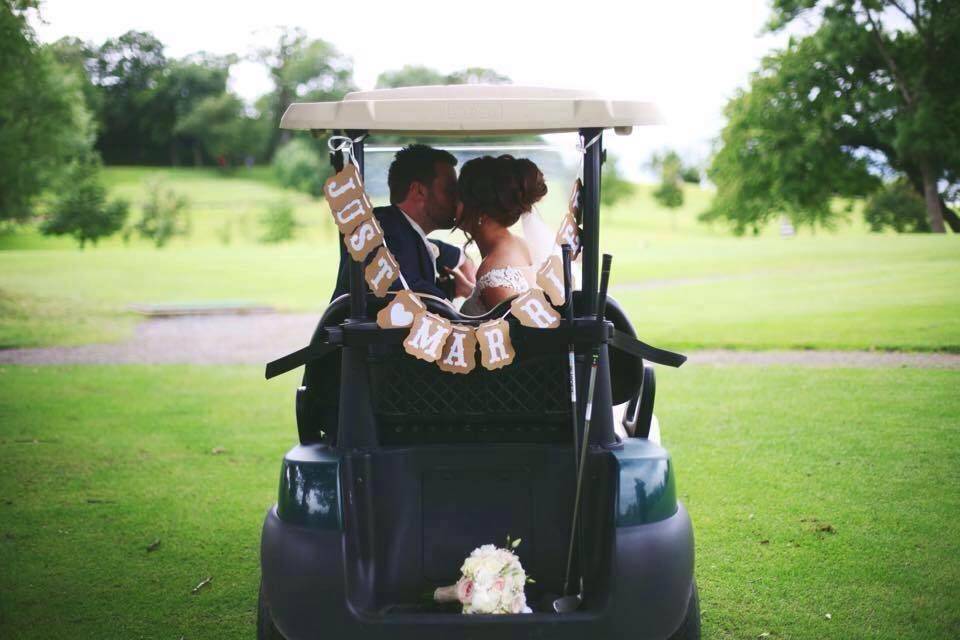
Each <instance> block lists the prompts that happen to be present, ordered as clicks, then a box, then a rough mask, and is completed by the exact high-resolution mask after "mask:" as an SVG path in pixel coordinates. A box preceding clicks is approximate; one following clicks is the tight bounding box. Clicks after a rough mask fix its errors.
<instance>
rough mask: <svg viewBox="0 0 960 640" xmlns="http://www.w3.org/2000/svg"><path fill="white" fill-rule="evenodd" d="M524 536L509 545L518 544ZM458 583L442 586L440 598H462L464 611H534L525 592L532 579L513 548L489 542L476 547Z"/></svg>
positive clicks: (456, 600) (464, 563)
mask: <svg viewBox="0 0 960 640" xmlns="http://www.w3.org/2000/svg"><path fill="white" fill-rule="evenodd" d="M518 544H520V540H515V541H514V542H513V543H512V544H510V543H509V539H508V546H510V547H511V548H516V547H517V545H518ZM460 573H461V574H462V575H461V577H460V580H458V581H457V583H456V584H454V585H450V586H448V587H440V588H439V589H437V590H436V591H435V592H434V594H433V597H434V600H436V601H437V602H460V604H462V605H463V613H533V612H532V611H531V609H530V607H528V606H527V597H526V595H525V594H524V592H523V587H524V585H525V584H526V583H527V582H528V581H529V582H533V580H528V578H527V574H526V572H524V570H523V567H522V566H520V559H519V558H517V556H516V554H514V553H513V551H511V550H510V549H500V548H497V547H495V546H493V545H492V544H485V545H483V546H482V547H480V548H478V549H474V550H473V552H472V553H471V554H470V556H469V557H468V558H467V559H466V560H464V562H463V566H462V567H460Z"/></svg>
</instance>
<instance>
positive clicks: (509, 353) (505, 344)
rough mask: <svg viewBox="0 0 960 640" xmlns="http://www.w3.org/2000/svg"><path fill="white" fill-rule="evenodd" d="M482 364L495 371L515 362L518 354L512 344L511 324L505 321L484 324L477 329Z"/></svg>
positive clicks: (492, 321)
mask: <svg viewBox="0 0 960 640" xmlns="http://www.w3.org/2000/svg"><path fill="white" fill-rule="evenodd" d="M477 341H478V342H479V343H480V364H482V365H483V366H484V368H486V369H490V370H491V371H493V370H494V369H499V368H500V367H505V366H507V365H508V364H510V363H511V362H513V358H514V356H516V355H517V354H516V352H515V351H514V350H513V343H511V342H510V323H508V322H507V321H506V320H504V319H502V318H501V319H500V320H491V321H490V322H484V323H483V324H481V325H480V326H479V327H477Z"/></svg>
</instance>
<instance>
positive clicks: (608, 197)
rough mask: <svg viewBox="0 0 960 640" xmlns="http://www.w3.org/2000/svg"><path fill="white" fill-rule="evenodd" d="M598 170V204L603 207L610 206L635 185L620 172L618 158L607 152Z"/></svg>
mask: <svg viewBox="0 0 960 640" xmlns="http://www.w3.org/2000/svg"><path fill="white" fill-rule="evenodd" d="M600 171H601V174H600V184H601V188H600V204H601V205H603V206H604V207H612V206H613V205H615V204H616V203H618V202H620V201H622V200H625V199H626V198H629V197H630V196H631V195H632V194H633V192H634V191H635V185H634V184H633V183H632V182H630V181H629V180H627V179H626V178H624V177H623V174H622V173H620V166H619V160H618V159H617V158H616V156H614V155H613V154H607V159H606V161H605V162H604V163H603V167H602V168H601V170H600Z"/></svg>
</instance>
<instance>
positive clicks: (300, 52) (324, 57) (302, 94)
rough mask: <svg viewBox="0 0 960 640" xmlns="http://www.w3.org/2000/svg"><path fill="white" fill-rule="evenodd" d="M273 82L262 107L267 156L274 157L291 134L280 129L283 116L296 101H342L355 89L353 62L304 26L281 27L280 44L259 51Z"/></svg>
mask: <svg viewBox="0 0 960 640" xmlns="http://www.w3.org/2000/svg"><path fill="white" fill-rule="evenodd" d="M257 59H258V60H259V61H260V62H261V63H262V64H263V65H264V66H265V67H266V68H267V70H268V71H269V73H270V77H271V79H272V80H273V83H274V89H273V92H271V93H270V94H269V95H268V96H265V97H264V98H263V100H262V102H261V103H260V106H261V107H263V109H264V110H265V114H264V115H265V116H266V119H267V120H266V121H267V122H269V123H270V128H269V135H268V142H267V147H266V156H267V157H268V158H269V157H273V154H274V152H275V151H276V150H277V148H278V147H279V146H280V144H281V143H282V142H283V141H285V140H287V139H288V138H289V136H290V134H289V132H285V131H281V130H280V128H279V125H280V117H281V116H282V115H283V112H284V111H286V110H287V107H288V106H290V104H291V103H292V102H294V101H295V100H298V101H303V102H317V101H325V100H339V99H340V98H342V97H343V95H344V94H345V93H347V92H348V91H351V90H353V89H354V85H353V61H352V60H351V59H350V58H349V57H348V56H345V55H343V54H342V53H340V52H339V51H338V50H337V49H336V47H334V46H333V45H332V44H330V43H329V42H326V41H324V40H319V39H317V40H311V39H310V38H308V37H307V35H306V33H305V32H304V31H303V30H302V29H281V30H280V32H279V35H278V38H277V44H276V45H275V46H273V47H266V48H263V49H261V50H260V51H258V52H257Z"/></svg>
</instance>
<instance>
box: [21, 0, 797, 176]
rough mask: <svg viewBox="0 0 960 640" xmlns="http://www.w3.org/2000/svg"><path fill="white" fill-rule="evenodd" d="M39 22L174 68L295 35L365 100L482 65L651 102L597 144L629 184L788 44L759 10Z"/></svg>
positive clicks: (121, 3)
mask: <svg viewBox="0 0 960 640" xmlns="http://www.w3.org/2000/svg"><path fill="white" fill-rule="evenodd" d="M41 12H42V13H41V15H42V19H43V23H35V28H36V31H37V34H38V36H39V38H40V40H41V41H43V42H50V41H53V40H56V39H58V38H60V37H62V36H65V35H72V36H76V37H79V38H82V39H84V40H88V41H91V42H94V43H96V44H100V43H102V42H103V41H104V40H105V39H107V38H109V37H113V36H117V35H120V34H121V33H124V32H125V31H128V30H130V29H136V30H143V31H150V32H152V33H153V34H154V35H155V36H157V37H158V38H159V39H160V40H161V41H162V42H163V43H164V44H165V45H166V47H167V49H166V54H167V55H168V56H171V57H179V56H183V55H186V54H189V53H193V52H196V51H200V50H204V51H208V52H211V53H217V54H226V53H238V54H247V53H250V52H252V51H253V50H255V49H256V48H257V46H262V45H267V44H269V43H270V42H271V41H272V39H273V38H274V37H275V33H276V31H275V29H276V27H279V26H291V27H293V26H296V27H301V28H303V29H304V30H305V31H306V32H307V34H308V35H310V36H311V37H316V38H322V39H324V40H327V41H328V42H331V43H333V44H334V45H335V46H336V47H337V48H338V49H339V50H340V51H342V52H343V53H345V54H347V55H349V56H351V57H352V58H353V61H354V79H355V82H356V84H357V85H358V86H359V87H360V88H361V89H372V88H373V87H374V85H375V84H376V79H377V75H378V74H379V73H380V72H381V71H384V70H387V69H398V68H400V67H401V66H403V65H405V64H418V65H426V66H429V67H433V68H435V69H438V70H439V71H441V72H450V71H454V70H457V69H462V68H464V67H468V66H480V67H491V68H493V69H496V70H497V71H498V72H500V73H501V74H505V75H507V76H509V77H510V78H511V79H512V80H513V82H514V83H516V84H525V85H536V86H556V87H569V88H577V89H587V90H593V91H597V92H599V93H601V94H603V95H605V96H609V97H616V98H634V99H645V100H652V101H654V102H655V103H656V104H657V105H658V106H659V108H660V110H661V112H662V114H663V115H664V118H665V121H666V122H665V124H664V125H661V126H656V127H645V128H643V129H635V130H634V133H633V134H632V135H630V136H612V135H611V136H608V138H607V143H606V146H607V148H608V149H610V152H611V153H613V154H615V155H616V156H617V157H618V158H619V162H620V166H621V168H622V169H623V170H624V171H625V173H626V174H627V175H628V176H630V177H632V178H634V179H637V178H643V177H644V175H645V170H644V164H645V162H646V161H647V159H648V158H649V156H650V154H651V153H653V152H654V151H657V150H662V149H665V148H672V149H676V150H677V151H679V152H680V153H681V155H683V156H684V157H685V158H686V159H688V160H689V161H693V162H703V161H704V160H706V158H707V157H708V156H709V153H710V149H711V148H712V142H713V140H715V139H716V137H717V136H718V135H719V133H720V130H721V129H722V127H723V123H724V120H723V113H722V112H723V107H724V105H725V104H726V102H727V100H728V99H729V98H730V97H731V96H732V95H733V93H734V91H735V90H736V88H737V87H742V86H745V85H746V83H747V81H748V78H749V74H750V72H751V71H753V70H755V69H756V68H757V67H758V66H759V63H760V60H761V58H762V57H763V56H764V55H765V54H766V53H768V52H769V51H770V50H771V49H773V48H776V47H781V46H783V45H784V44H785V42H786V36H785V35H783V34H776V35H770V34H764V33H763V25H764V23H765V22H766V20H767V17H768V15H769V9H768V7H767V3H766V0H724V1H722V2H720V1H716V0H673V1H671V2H662V1H650V0H633V1H632V2H624V1H623V0H619V1H609V0H589V1H588V2H581V3H559V2H541V1H533V0H528V1H526V2H524V1H520V0H512V1H502V0H483V1H482V2H476V1H474V2H471V1H469V0H459V1H451V0H448V1H446V2H437V1H434V0H430V1H424V2H407V3H403V2H396V1H391V2H369V1H366V0H350V1H339V2H331V1H330V0H326V1H324V0H319V1H318V0H312V1H309V2H305V1H295V0H270V1H269V2H263V1H261V2H242V1H239V2H238V1H236V0H233V1H222V0H164V1H163V2H147V1H144V0H84V1H78V0H45V1H44V3H43V5H42V8H41ZM230 86H231V88H232V89H233V90H234V91H236V92H237V93H238V94H240V95H241V96H243V97H244V98H246V99H247V100H249V101H251V102H252V101H253V100H254V99H255V98H256V97H257V96H258V95H260V94H262V93H265V92H266V91H268V90H269V89H270V82H269V79H268V77H267V75H266V73H265V71H263V69H262V68H261V67H260V66H259V65H256V64H254V63H252V62H245V63H242V64H239V65H237V66H236V67H235V68H234V69H233V71H232V74H231V80H230Z"/></svg>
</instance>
